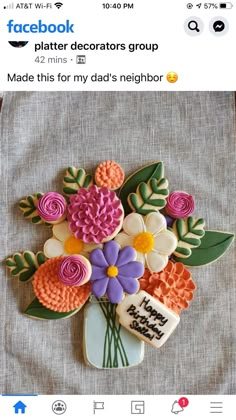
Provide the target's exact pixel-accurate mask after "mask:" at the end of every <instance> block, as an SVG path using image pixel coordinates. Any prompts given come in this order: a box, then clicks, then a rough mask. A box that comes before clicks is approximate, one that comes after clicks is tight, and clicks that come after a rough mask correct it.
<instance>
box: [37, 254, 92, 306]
mask: <svg viewBox="0 0 236 420" xmlns="http://www.w3.org/2000/svg"><path fill="white" fill-rule="evenodd" d="M63 260H64V257H56V258H50V260H48V261H46V262H45V263H44V264H42V265H41V266H40V267H39V268H38V270H37V271H36V273H35V275H34V280H33V282H32V283H33V288H34V293H35V295H36V296H37V298H38V300H39V301H40V302H41V303H42V305H44V306H45V307H46V308H48V309H51V310H52V311H55V312H70V311H73V310H74V309H77V308H79V307H80V306H82V305H83V304H84V303H85V302H86V300H87V299H88V297H89V295H90V293H91V291H90V284H89V283H86V284H84V285H83V286H80V287H76V286H65V285H64V284H63V283H62V282H61V281H60V279H59V277H58V266H59V264H60V262H61V261H63Z"/></svg>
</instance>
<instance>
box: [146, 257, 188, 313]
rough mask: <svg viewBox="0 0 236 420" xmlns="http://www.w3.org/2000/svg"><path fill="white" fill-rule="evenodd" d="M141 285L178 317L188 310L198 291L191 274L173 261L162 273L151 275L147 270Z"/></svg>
mask: <svg viewBox="0 0 236 420" xmlns="http://www.w3.org/2000/svg"><path fill="white" fill-rule="evenodd" d="M139 283H140V289H141V290H145V291H146V292H147V293H148V294H149V295H151V296H153V297H154V298H155V299H157V300H159V301H160V302H161V303H163V305H165V306H166V307H167V308H169V309H172V311H174V312H175V313H176V314H177V315H179V314H180V313H181V311H182V310H183V309H187V308H188V306H189V302H190V301H191V300H192V299H193V292H194V290H195V289H196V286H195V284H194V282H193V280H192V275H191V273H190V272H189V271H188V270H187V269H186V268H185V267H184V265H183V264H181V263H178V262H177V263H175V262H172V261H169V262H168V264H167V266H166V267H165V268H164V270H163V271H161V272H160V273H151V272H150V270H148V269H147V268H146V269H145V272H144V275H143V277H141V278H140V279H139Z"/></svg>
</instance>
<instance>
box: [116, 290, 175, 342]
mask: <svg viewBox="0 0 236 420" xmlns="http://www.w3.org/2000/svg"><path fill="white" fill-rule="evenodd" d="M116 311H117V313H118V315H119V317H120V318H119V322H120V324H121V325H123V327H125V328H127V330H129V331H130V332H131V333H132V334H134V335H136V336H137V337H138V338H139V339H140V340H143V341H145V342H146V343H148V344H150V345H151V346H153V347H156V348H159V347H161V346H162V345H163V344H164V343H165V342H166V340H167V339H168V338H169V336H170V335H171V334H172V332H173V331H174V330H175V328H176V327H177V325H178V323H179V321H180V318H179V316H178V315H177V314H175V313H174V312H173V311H172V310H170V309H169V308H167V307H166V306H165V305H163V304H162V303H161V302H159V301H158V300H157V299H154V298H153V297H152V296H150V295H149V294H148V293H146V292H145V291H143V290H142V291H140V292H139V293H137V294H136V295H129V296H126V297H125V298H124V299H123V300H122V301H121V302H120V303H119V305H117V308H116Z"/></svg>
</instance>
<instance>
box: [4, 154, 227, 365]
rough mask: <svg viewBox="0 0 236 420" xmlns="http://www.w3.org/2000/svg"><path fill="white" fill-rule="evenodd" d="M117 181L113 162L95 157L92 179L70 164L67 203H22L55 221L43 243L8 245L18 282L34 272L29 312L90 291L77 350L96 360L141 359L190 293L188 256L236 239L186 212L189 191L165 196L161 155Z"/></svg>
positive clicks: (199, 257)
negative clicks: (37, 248) (38, 248)
mask: <svg viewBox="0 0 236 420" xmlns="http://www.w3.org/2000/svg"><path fill="white" fill-rule="evenodd" d="M123 181H124V172H123V171H122V169H121V167H120V166H119V165H118V164H117V163H115V162H114V161H105V162H102V163H101V164H100V165H99V166H98V168H97V169H96V172H95V182H96V184H97V185H92V184H93V179H92V176H91V175H88V174H86V172H85V170H84V169H82V168H79V169H77V168H75V167H69V168H68V169H67V172H66V174H65V176H64V179H63V183H64V188H63V192H64V193H65V194H66V195H68V196H69V197H68V199H67V201H68V203H69V204H67V201H66V200H65V198H64V197H63V196H62V195H60V194H58V193H56V192H49V193H46V194H43V193H37V194H34V195H29V196H27V197H26V198H25V199H23V200H21V201H20V203H19V206H20V209H21V210H22V212H23V214H24V217H25V218H27V219H29V220H31V221H32V223H34V224H40V223H44V224H46V225H52V226H51V227H52V233H51V235H50V237H49V239H47V241H46V242H45V244H44V249H43V251H44V252H38V253H36V254H34V253H33V252H31V251H25V252H23V253H15V254H14V255H13V256H12V257H10V258H8V259H7V261H6V264H7V267H8V268H9V270H10V272H11V274H12V275H13V276H17V277H19V280H20V281H23V282H24V281H27V280H29V279H31V278H32V277H33V282H32V285H33V290H34V293H35V298H34V300H33V301H32V302H31V304H30V305H29V306H28V307H27V309H26V310H25V313H26V314H27V315H29V316H31V317H34V318H38V319H63V318H67V317H69V316H72V315H74V314H75V313H76V312H78V311H79V310H80V309H81V308H82V306H83V305H84V304H85V303H86V302H87V300H88V299H89V298H90V299H91V302H90V303H89V304H88V306H87V310H86V312H85V328H84V354H85V359H86V362H87V363H88V364H90V365H92V366H95V367H97V368H124V367H128V366H134V365H136V364H138V363H140V362H141V361H142V358H143V346H144V341H145V342H147V343H149V344H151V345H152V346H154V347H156V348H159V347H161V346H162V345H163V343H164V342H165V341H166V340H167V339H168V337H169V336H170V335H171V333H172V332H173V331H174V329H175V327H176V326H177V324H178V322H179V315H180V314H181V311H182V310H183V309H187V308H188V305H189V302H190V301H191V300H192V299H193V296H194V291H195V289H196V286H195V284H194V282H193V280H192V276H191V273H190V272H189V271H188V270H187V269H186V265H189V266H191V265H192V266H194V265H196V266H197V265H204V264H208V263H210V262H212V261H215V260H217V259H218V258H219V257H220V256H221V255H223V254H224V252H225V251H226V249H227V248H228V247H229V245H230V244H231V243H232V241H233V238H234V235H233V234H230V233H227V232H218V231H204V224H205V222H204V220H203V219H200V218H196V217H193V216H192V215H191V214H192V212H193V211H194V199H193V197H192V196H191V195H189V194H187V193H185V192H183V191H174V192H172V193H171V194H170V195H168V194H169V191H168V181H167V179H166V178H164V165H163V163H162V162H159V161H158V162H154V163H152V164H150V165H147V166H145V167H143V168H141V169H140V170H138V171H137V172H135V173H134V174H132V175H131V176H130V177H129V178H128V179H126V180H125V181H124V182H123ZM121 184H122V185H121ZM118 188H120V192H119V198H118V195H117V194H116V193H115V192H114V190H115V189H118ZM112 190H113V191H112ZM132 210H133V212H131V211H132ZM159 210H161V212H159ZM124 215H126V217H125V218H124ZM121 230H122V231H121ZM47 258H48V260H47ZM91 294H92V296H91ZM94 343H96V345H94Z"/></svg>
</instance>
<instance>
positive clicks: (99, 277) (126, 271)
mask: <svg viewBox="0 0 236 420" xmlns="http://www.w3.org/2000/svg"><path fill="white" fill-rule="evenodd" d="M135 259H136V251H135V249H134V248H132V247H131V246H126V247H124V248H123V249H120V247H119V245H118V244H117V243H116V242H115V241H109V242H107V243H106V244H105V245H104V247H103V249H95V250H94V251H92V252H91V254H90V262H91V264H92V275H91V278H90V280H91V283H92V293H93V294H94V295H95V296H96V297H98V298H100V297H102V296H104V295H105V294H107V296H108V299H109V301H110V302H111V303H119V302H120V301H121V300H122V298H123V296H124V292H125V293H128V294H130V295H132V294H134V293H136V292H137V291H138V290H139V282H138V280H137V279H138V278H140V277H141V276H142V275H143V273H144V265H143V264H142V263H141V262H139V261H134V260H135Z"/></svg>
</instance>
